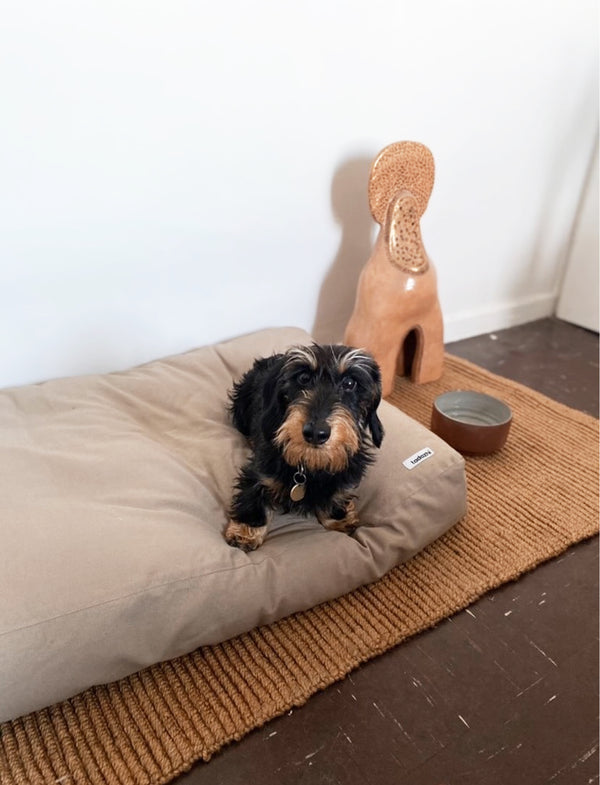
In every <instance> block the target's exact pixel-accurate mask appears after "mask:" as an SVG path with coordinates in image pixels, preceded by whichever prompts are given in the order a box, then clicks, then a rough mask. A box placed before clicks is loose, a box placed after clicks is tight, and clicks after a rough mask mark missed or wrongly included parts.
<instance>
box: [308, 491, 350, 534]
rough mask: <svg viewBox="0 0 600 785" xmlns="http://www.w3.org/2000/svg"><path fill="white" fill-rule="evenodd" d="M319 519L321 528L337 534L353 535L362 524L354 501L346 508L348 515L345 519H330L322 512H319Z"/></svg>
mask: <svg viewBox="0 0 600 785" xmlns="http://www.w3.org/2000/svg"><path fill="white" fill-rule="evenodd" d="M317 518H318V521H319V523H320V524H321V526H323V527H324V528H325V529H329V531H335V532H345V533H346V534H352V532H353V531H354V530H355V529H356V528H357V527H358V526H359V523H360V521H359V520H358V513H357V512H356V505H355V504H354V500H353V499H351V500H350V501H349V502H348V504H347V506H346V515H345V516H344V517H343V518H339V519H338V518H329V517H328V516H326V515H325V514H324V513H322V512H320V511H317Z"/></svg>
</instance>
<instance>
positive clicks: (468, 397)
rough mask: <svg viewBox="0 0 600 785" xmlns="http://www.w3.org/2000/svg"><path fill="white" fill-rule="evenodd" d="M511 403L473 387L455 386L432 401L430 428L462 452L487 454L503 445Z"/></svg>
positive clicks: (510, 419)
mask: <svg viewBox="0 0 600 785" xmlns="http://www.w3.org/2000/svg"><path fill="white" fill-rule="evenodd" d="M511 422H512V412H511V410H510V407H509V406H507V405H506V404H505V403H504V402H503V401H500V400H498V398H493V397H492V396H491V395H486V394H485V393H478V392H473V391H472V390H452V391H451V392H447V393H443V395H439V396H438V397H437V398H436V399H435V401H434V402H433V408H432V412H431V430H432V431H433V432H434V433H435V434H437V435H438V436H439V437H441V438H442V439H443V440H444V441H445V442H447V443H448V444H449V445H450V446H451V447H454V449H455V450H458V451H459V452H461V453H469V454H474V455H486V454H488V453H492V452H496V450H499V449H500V448H501V447H503V446H504V444H505V442H506V439H507V436H508V432H509V430H510V425H511Z"/></svg>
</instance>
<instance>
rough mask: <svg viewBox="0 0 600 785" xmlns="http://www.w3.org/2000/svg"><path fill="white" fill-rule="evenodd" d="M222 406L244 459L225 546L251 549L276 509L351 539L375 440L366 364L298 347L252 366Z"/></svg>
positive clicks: (341, 351)
mask: <svg viewBox="0 0 600 785" xmlns="http://www.w3.org/2000/svg"><path fill="white" fill-rule="evenodd" d="M230 397H231V414H232V417H233V423H234V425H235V426H236V428H237V429H238V430H239V431H240V432H241V433H242V434H243V435H244V436H245V437H246V438H247V439H248V440H249V442H250V445H251V447H252V455H251V457H250V459H249V460H248V462H247V463H246V464H245V466H243V468H242V469H241V471H240V473H239V476H238V478H237V482H236V487H235V493H234V497H233V501H232V504H231V509H230V521H229V523H228V525H227V528H226V530H225V539H226V540H227V542H228V543H229V544H230V545H233V546H236V547H238V548H241V549H242V550H244V551H251V550H254V549H256V548H258V547H259V545H261V544H262V542H263V540H264V538H265V535H266V533H267V526H268V523H269V518H270V517H271V515H272V511H273V510H274V509H278V510H281V511H283V512H290V511H293V512H298V513H301V514H315V515H316V517H317V519H318V520H319V522H320V523H321V524H322V525H323V526H324V527H326V528H327V529H335V530H337V531H345V532H349V533H350V532H352V531H354V529H355V528H356V526H358V516H357V513H356V509H355V504H354V498H353V495H352V491H353V489H355V488H356V486H357V485H358V484H359V482H360V481H361V479H362V477H363V475H364V473H365V471H366V469H367V467H368V466H369V464H371V463H372V462H373V449H372V447H373V445H374V446H375V447H379V446H380V445H381V441H382V439H383V427H382V425H381V422H380V420H379V418H378V416H377V407H378V405H379V402H380V400H381V374H380V371H379V367H378V365H377V363H376V362H375V360H374V359H373V357H372V356H371V355H370V354H368V353H367V352H366V351H364V350H361V349H352V348H349V347H348V346H341V345H332V346H322V345H318V344H312V345H311V346H296V347H293V348H292V349H290V350H289V351H287V352H286V353H285V354H275V355H273V356H272V357H267V358H263V359H259V360H256V361H255V363H254V365H253V367H252V368H251V369H250V370H249V371H248V372H247V373H246V374H245V375H244V376H243V377H242V379H241V380H240V381H239V382H238V383H237V384H235V385H234V388H233V390H232V391H231V394H230Z"/></svg>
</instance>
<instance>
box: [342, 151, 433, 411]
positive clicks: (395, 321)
mask: <svg viewBox="0 0 600 785" xmlns="http://www.w3.org/2000/svg"><path fill="white" fill-rule="evenodd" d="M433 179H434V163H433V156H432V154H431V152H430V151H429V149H428V148H427V147H425V146H424V145H422V144H419V143H417V142H395V143H394V144H391V145H389V146H388V147H386V148H384V149H383V150H382V151H381V152H380V153H379V155H378V156H377V158H376V159H375V161H374V162H373V165H372V167H371V173H370V177H369V207H370V209H371V214H372V216H373V218H374V219H375V220H376V221H377V223H379V224H380V226H381V229H380V231H379V235H378V237H377V241H376V243H375V247H374V248H373V251H372V253H371V256H370V258H369V260H368V262H367V263H366V265H365V267H364V269H363V270H362V273H361V275H360V278H359V282H358V287H357V292H356V301H355V304H354V311H353V313H352V316H351V317H350V321H349V322H348V326H347V327H346V332H345V335H344V342H345V343H346V344H348V345H349V346H360V347H363V348H365V349H368V350H369V351H370V352H371V354H373V356H374V357H375V359H376V360H377V362H378V363H379V366H380V368H381V374H382V384H383V396H384V397H385V396H387V395H389V394H390V393H391V392H392V389H393V386H394V376H395V375H396V374H399V375H400V376H403V375H404V374H405V372H410V375H411V379H412V381H413V382H416V383H417V384H423V383H425V382H431V381H434V380H435V379H439V377H440V376H441V374H442V369H443V361H444V328H443V320H442V311H441V309H440V304H439V300H438V294H437V278H436V273H435V269H434V267H433V265H432V263H431V261H430V259H429V257H428V256H427V253H426V252H425V248H424V247H423V241H422V239H421V229H420V226H419V220H420V218H421V216H422V215H423V213H424V212H425V208H426V207H427V203H428V201H429V196H430V194H431V190H432V188H433ZM409 338H410V340H407V339H409ZM415 340H416V345H414V347H413V346H412V344H413V343H414V342H415ZM413 348H414V356H413V357H412V358H410V357H409V354H410V352H411V350H412V349H413ZM411 359H412V363H411V362H410V361H411ZM409 364H410V365H411V367H410V368H409V367H407V366H408V365H409Z"/></svg>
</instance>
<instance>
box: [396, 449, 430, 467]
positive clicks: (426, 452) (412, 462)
mask: <svg viewBox="0 0 600 785" xmlns="http://www.w3.org/2000/svg"><path fill="white" fill-rule="evenodd" d="M433 454H434V453H433V450H432V449H431V448H430V447H424V448H423V449H422V450H419V452H416V453H415V454H414V455H411V456H410V458H407V459H406V460H405V461H402V463H403V464H404V465H405V466H406V468H407V469H414V468H415V466H418V465H419V464H420V463H423V461H426V460H427V459H428V458H431V456H432V455H433Z"/></svg>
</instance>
